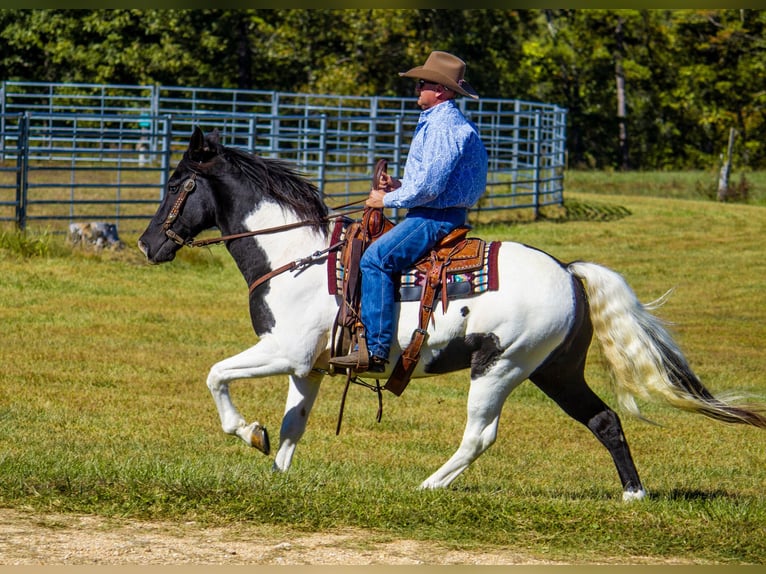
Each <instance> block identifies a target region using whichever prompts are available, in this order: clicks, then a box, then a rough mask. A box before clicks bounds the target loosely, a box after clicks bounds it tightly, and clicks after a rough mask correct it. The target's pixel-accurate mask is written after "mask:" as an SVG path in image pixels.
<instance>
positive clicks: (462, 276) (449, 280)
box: [327, 220, 500, 301]
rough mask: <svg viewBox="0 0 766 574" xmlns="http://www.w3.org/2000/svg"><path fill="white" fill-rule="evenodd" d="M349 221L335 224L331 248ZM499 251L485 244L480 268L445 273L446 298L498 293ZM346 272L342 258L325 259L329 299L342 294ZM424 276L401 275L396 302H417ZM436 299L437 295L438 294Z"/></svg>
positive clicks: (410, 271)
mask: <svg viewBox="0 0 766 574" xmlns="http://www.w3.org/2000/svg"><path fill="white" fill-rule="evenodd" d="M349 223H350V221H349V220H338V221H337V222H336V225H335V228H334V230H333V236H332V240H331V244H335V243H337V242H338V241H343V239H344V237H345V232H346V229H347V228H348V224H349ZM499 249H500V242H499V241H491V242H489V241H488V242H485V243H484V256H483V260H482V261H483V264H482V265H481V266H480V267H478V268H476V269H473V270H470V271H458V272H455V273H447V276H446V284H447V298H448V299H461V298H464V297H471V296H473V295H477V294H479V293H483V292H485V291H496V290H497V289H498V286H499V284H498V273H497V253H498V251H499ZM346 273H347V270H346V269H345V268H344V266H343V262H342V258H341V257H338V256H337V252H334V251H333V252H331V253H330V254H329V256H328V259H327V287H328V291H329V293H330V294H331V295H336V294H338V293H342V292H343V279H344V278H345V276H346ZM425 281H426V274H425V273H424V272H423V271H422V270H420V269H418V267H417V266H413V267H412V268H411V269H408V270H407V271H405V272H403V273H402V274H401V278H400V279H399V289H398V297H397V300H398V301H420V297H421V295H422V293H423V285H424V283H425ZM437 296H438V294H437Z"/></svg>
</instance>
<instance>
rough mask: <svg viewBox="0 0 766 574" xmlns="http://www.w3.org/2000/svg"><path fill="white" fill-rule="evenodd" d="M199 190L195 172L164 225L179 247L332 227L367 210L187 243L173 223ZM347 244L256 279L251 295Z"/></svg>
mask: <svg viewBox="0 0 766 574" xmlns="http://www.w3.org/2000/svg"><path fill="white" fill-rule="evenodd" d="M196 187H197V172H193V173H192V175H191V176H190V177H189V178H188V179H187V180H186V181H185V182H184V183H183V186H182V187H181V193H180V194H179V196H178V199H176V201H175V203H174V204H173V207H171V208H170V213H168V216H167V217H166V218H165V221H164V223H163V224H162V229H163V231H164V232H165V235H166V236H167V237H168V238H169V239H171V240H172V241H173V242H174V243H176V244H177V245H181V246H186V247H204V246H207V245H214V244H217V243H224V242H226V241H232V240H234V239H242V238H244V237H253V236H256V235H267V234H270V233H280V232H282V231H288V230H290V229H296V228H298V227H307V226H310V225H318V224H322V223H329V222H330V221H332V220H334V219H337V218H339V217H345V216H346V214H347V213H355V212H358V211H362V210H363V208H360V209H354V210H351V211H348V212H346V213H339V214H336V215H330V216H327V217H323V218H322V219H319V220H306V221H296V222H294V223H287V224H285V225H277V226H275V227H267V228H265V229H256V230H254V231H245V232H243V233H234V234H232V235H222V236H220V237H211V238H208V239H198V240H195V241H191V240H189V239H184V238H183V237H181V236H180V235H178V234H177V233H176V232H175V231H173V230H172V229H171V226H172V225H173V222H175V220H176V219H178V216H179V215H180V213H181V210H182V209H183V206H184V203H186V199H187V198H188V197H189V195H190V194H191V193H192V192H193V191H194V190H195V188H196ZM366 200H367V198H365V199H361V200H359V201H353V202H351V203H347V204H345V205H341V206H339V207H337V208H336V209H343V208H345V207H350V206H352V205H357V204H359V203H362V202H363V201H366ZM344 244H345V240H343V241H339V242H337V243H335V244H334V245H330V246H329V247H328V248H327V249H323V250H321V251H315V252H314V253H312V254H311V255H309V256H307V257H303V258H301V259H296V260H295V261H290V262H289V263H286V264H285V265H282V266H281V267H277V268H276V269H274V270H272V271H270V272H268V273H266V274H265V275H262V276H261V277H259V278H258V279H256V280H255V281H254V282H253V283H252V284H251V285H250V288H249V293H251V294H252V292H253V291H254V290H255V288H256V287H258V286H259V285H262V284H263V283H265V282H266V281H268V280H269V279H271V278H272V277H275V276H277V275H280V274H282V273H284V272H285V271H291V270H293V269H296V268H302V267H306V266H308V265H311V264H313V263H314V262H315V261H316V260H317V259H319V258H321V257H322V256H323V255H326V254H327V253H329V252H331V251H334V250H336V249H340V248H341V247H342V246H343V245H344Z"/></svg>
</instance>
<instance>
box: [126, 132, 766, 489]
mask: <svg viewBox="0 0 766 574" xmlns="http://www.w3.org/2000/svg"><path fill="white" fill-rule="evenodd" d="M330 219H331V218H329V217H328V209H327V207H326V206H325V205H324V203H323V202H322V200H321V198H320V197H319V194H318V192H317V189H316V187H315V186H314V185H312V184H311V183H310V182H309V181H307V180H306V179H304V178H303V177H301V176H300V175H298V174H297V173H296V172H294V171H293V170H292V169H290V167H288V166H287V165H286V164H285V163H283V162H280V161H278V160H274V159H267V158H261V157H257V156H254V155H251V154H248V153H245V152H242V151H239V150H237V149H233V148H230V147H226V146H223V145H221V144H220V142H219V138H218V133H217V131H214V132H213V133H212V134H208V135H205V134H203V132H202V131H201V130H200V129H199V128H195V130H194V133H193V135H192V136H191V138H190V141H189V147H188V149H187V150H186V152H185V154H184V157H183V159H182V160H181V161H180V162H179V164H178V166H177V167H176V169H175V172H174V173H173V175H172V177H171V179H170V181H169V182H168V186H167V193H166V195H165V197H164V199H163V200H162V202H161V205H160V206H159V209H158V210H157V213H156V214H155V216H154V218H153V219H152V221H151V223H150V224H149V225H148V227H147V229H146V231H145V232H144V233H143V234H142V236H141V238H140V239H139V242H138V244H139V248H140V249H141V251H143V253H144V254H145V255H146V257H147V258H148V260H149V261H150V262H152V263H162V262H167V261H171V260H172V259H173V258H174V256H175V254H176V251H177V250H178V249H179V248H180V247H182V246H183V245H188V244H190V242H191V240H192V239H193V238H194V237H195V236H196V235H197V234H198V233H200V232H201V231H203V230H205V229H209V228H213V227H217V228H218V229H219V230H220V231H221V232H222V233H223V234H224V235H226V236H230V235H235V236H236V235H238V234H241V236H240V237H238V238H233V239H229V240H227V241H226V246H227V248H228V250H229V252H230V253H231V256H232V257H233V258H234V260H235V261H236V263H237V265H238V266H239V269H240V271H241V272H242V275H243V276H244V278H245V280H246V281H247V283H248V285H250V286H253V288H252V289H251V292H250V316H251V320H252V325H253V328H254V330H255V332H256V334H257V335H258V342H257V344H256V345H254V346H253V347H251V348H249V349H247V350H245V351H243V352H241V353H239V354H237V355H235V356H233V357H230V358H228V359H225V360H223V361H221V362H219V363H217V364H215V365H214V366H213V367H212V368H211V370H210V373H209V374H208V377H207V385H208V387H209V389H210V392H211V393H212V396H213V399H214V400H215V404H216V407H217V408H218V413H219V415H220V419H221V425H222V427H223V430H224V432H226V433H229V434H234V435H237V436H238V437H240V438H241V439H242V440H243V441H245V442H246V443H247V444H249V445H252V446H255V447H257V448H259V449H260V450H262V451H264V452H266V453H268V451H269V445H268V435H267V434H266V432H265V429H264V427H263V426H262V425H260V424H259V423H258V422H254V423H251V424H248V423H247V421H246V420H245V419H244V418H243V417H242V415H241V414H240V413H239V411H238V410H237V409H236V407H235V406H234V404H233V403H232V400H231V397H230V395H229V383H230V382H231V381H234V380H236V379H246V378H254V377H268V376H272V375H287V376H288V377H289V390H288V394H287V402H286V406H285V413H284V417H283V419H282V426H281V429H280V437H279V447H278V450H277V453H276V456H275V461H274V468H275V469H276V470H280V471H286V470H287V469H288V468H289V467H290V464H291V461H292V459H293V454H294V452H295V448H296V445H297V443H298V441H299V440H300V438H301V437H302V435H303V433H304V431H305V428H306V423H307V421H308V417H309V413H310V412H311V408H312V405H313V404H314V400H315V399H316V397H317V393H318V391H319V386H320V382H321V380H322V378H323V376H325V374H326V372H327V370H328V359H329V358H330V347H331V331H332V326H333V323H334V320H335V317H336V313H337V310H338V304H339V296H338V295H331V294H330V292H329V291H328V289H327V281H328V273H327V270H326V265H325V264H324V263H325V260H326V257H319V258H316V259H311V258H308V259H310V262H309V263H307V264H304V265H299V266H298V267H297V268H296V269H295V270H293V271H289V272H285V273H281V274H276V275H274V276H272V277H270V279H269V280H268V281H263V282H260V283H258V280H259V278H262V277H264V276H266V275H267V274H269V273H270V272H271V271H273V270H275V269H276V268H279V267H280V266H283V265H285V264H289V263H290V262H294V261H298V260H302V259H303V260H304V263H305V258H306V256H307V255H309V254H312V253H322V252H323V251H325V250H326V249H327V248H328V245H329V242H330V238H329V233H330V228H331V224H330ZM283 226H284V227H283ZM275 227H276V228H279V229H280V231H279V232H274V233H271V232H268V231H271V230H273V228H275ZM258 230H262V231H267V232H266V233H261V234H257V235H250V234H249V233H248V232H252V231H258ZM497 263H498V273H499V288H498V289H497V290H493V291H486V292H484V293H481V294H479V295H476V296H474V297H471V298H466V299H462V300H459V301H453V303H452V304H450V305H449V306H448V307H447V310H446V312H445V311H442V310H441V308H438V309H437V310H435V311H434V322H433V324H432V325H431V327H430V330H429V331H430V332H429V337H428V340H427V343H426V344H425V345H424V347H423V350H422V354H421V360H420V363H419V365H418V367H417V369H416V371H415V373H414V375H413V376H414V377H415V378H417V377H430V376H435V375H439V374H443V373H446V372H451V371H457V370H463V369H468V370H469V371H470V388H469V390H468V413H467V424H466V427H465V431H464V434H463V438H462V442H461V443H460V446H459V448H458V449H457V451H456V452H455V454H454V455H453V456H452V457H451V458H450V459H449V460H448V461H447V462H446V463H444V465H443V466H442V467H441V468H439V469H438V470H437V471H436V472H435V473H434V474H433V475H431V476H430V477H429V478H427V479H426V480H425V481H424V482H423V483H422V484H421V487H422V488H441V487H446V486H447V485H449V484H450V483H451V482H452V481H454V480H455V479H456V478H457V477H458V476H459V475H460V474H461V473H462V472H463V471H464V470H465V469H466V468H467V467H468V466H469V465H470V464H471V463H472V462H473V461H474V460H476V458H477V457H479V455H481V454H482V453H483V452H484V451H485V450H486V449H487V448H488V447H489V446H490V445H492V443H493V442H494V441H495V438H496V436H497V428H498V420H499V418H500V413H501V410H502V408H503V404H504V402H505V400H506V399H507V397H508V395H509V394H510V393H511V391H512V390H513V389H514V388H515V387H516V386H518V385H519V384H521V383H522V382H523V381H525V380H526V379H529V380H531V381H532V382H533V383H534V384H535V385H537V386H538V387H539V388H540V389H541V390H542V391H543V392H544V393H545V394H546V395H548V396H549V397H550V398H551V399H552V400H553V401H555V402H556V403H557V404H558V405H559V406H560V407H561V408H562V409H563V410H564V411H565V412H566V413H567V414H568V415H570V416H571V417H573V418H574V419H575V420H577V421H579V422H581V423H582V424H584V425H585V426H587V427H588V428H589V429H590V430H591V431H592V432H593V434H594V435H595V436H596V438H597V439H598V440H599V441H601V443H602V444H603V445H604V446H605V447H606V448H607V449H608V450H609V453H610V454H611V456H612V458H613V460H614V463H615V465H616V467H617V472H618V474H619V477H620V480H621V482H622V488H623V499H625V500H633V499H640V498H643V497H644V495H645V491H644V488H643V486H642V484H641V481H640V480H639V477H638V473H637V471H636V468H635V465H634V463H633V460H632V457H631V454H630V450H629V448H628V444H627V442H626V440H625V437H624V435H623V431H622V426H621V423H620V420H619V418H618V416H617V414H616V413H615V412H614V411H613V410H612V409H610V408H609V407H607V406H606V405H605V404H604V402H603V401H602V400H601V399H600V398H599V397H598V396H596V394H595V393H593V391H592V390H591V389H590V388H589V387H588V385H587V384H586V381H585V378H584V368H585V359H586V354H587V352H588V348H589V346H590V344H591V339H592V335H593V334H594V333H595V335H596V337H597V339H598V340H599V342H600V343H601V345H602V346H603V349H604V354H605V357H606V359H607V361H608V363H609V365H610V368H611V370H612V372H613V375H614V380H615V390H616V393H617V396H618V399H619V402H620V405H621V406H622V407H623V408H625V409H626V410H628V411H629V412H631V413H634V414H638V408H637V405H636V402H635V400H634V398H633V397H640V398H642V399H643V398H649V397H651V396H656V395H659V396H660V397H662V398H663V399H665V400H666V401H667V402H668V403H669V404H671V405H672V406H674V407H677V408H681V409H685V410H688V411H692V412H697V413H700V414H703V415H705V416H708V417H710V418H712V419H716V420H719V421H725V422H729V423H745V424H750V425H754V426H757V427H761V428H766V417H764V416H763V414H762V412H763V411H762V409H761V408H760V407H754V406H742V405H740V406H738V405H736V404H733V403H731V402H727V401H726V400H724V399H721V398H716V397H714V396H713V395H712V394H711V393H710V392H709V391H708V390H707V389H706V388H705V387H704V386H703V385H702V383H700V381H699V379H698V378H697V377H696V376H695V375H694V373H693V372H692V369H691V368H690V367H689V365H688V363H687V361H686V359H685V358H684V356H683V354H682V352H681V351H680V349H679V348H678V346H677V345H676V344H675V343H674V341H673V340H672V338H671V337H670V335H669V334H668V332H667V331H666V330H665V329H664V328H663V326H662V324H661V321H660V320H659V319H657V318H656V317H654V316H653V315H652V314H651V310H652V309H653V307H652V305H651V304H649V305H644V304H642V303H640V302H639V301H638V299H637V298H636V295H635V294H634V292H633V291H632V289H631V288H630V287H629V286H628V285H627V283H626V282H625V281H624V280H623V278H622V277H621V276H620V275H619V274H617V273H615V272H614V271H611V270H609V269H607V268H605V267H602V266H600V265H597V264H594V263H587V262H574V263H569V264H565V263H561V262H560V261H558V260H556V259H555V258H553V257H551V256H550V255H548V254H546V253H544V252H542V251H540V250H538V249H534V248H531V247H528V246H526V245H522V244H519V243H512V242H503V243H502V244H501V246H500V249H499V253H498V261H497ZM418 308H419V303H418V302H405V303H401V304H399V307H398V330H397V338H396V340H395V343H394V346H393V348H392V351H391V356H392V358H393V359H394V362H395V360H396V357H397V356H398V353H399V352H400V351H401V348H402V347H403V346H406V344H407V343H408V342H409V338H410V336H411V334H412V332H413V329H414V328H415V327H416V326H417V322H418ZM387 376H388V373H384V374H381V375H380V378H381V379H385V378H386V377H387Z"/></svg>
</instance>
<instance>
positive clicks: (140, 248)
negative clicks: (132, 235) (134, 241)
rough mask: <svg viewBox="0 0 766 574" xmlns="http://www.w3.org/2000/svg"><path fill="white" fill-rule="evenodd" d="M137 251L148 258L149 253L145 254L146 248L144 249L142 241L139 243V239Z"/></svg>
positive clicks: (144, 245)
mask: <svg viewBox="0 0 766 574" xmlns="http://www.w3.org/2000/svg"><path fill="white" fill-rule="evenodd" d="M138 249H139V250H140V251H141V253H143V254H144V255H145V256H146V257H149V253H148V252H147V247H146V244H145V243H144V242H143V241H141V240H140V239H139V240H138Z"/></svg>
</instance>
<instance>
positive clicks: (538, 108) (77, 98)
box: [0, 82, 566, 227]
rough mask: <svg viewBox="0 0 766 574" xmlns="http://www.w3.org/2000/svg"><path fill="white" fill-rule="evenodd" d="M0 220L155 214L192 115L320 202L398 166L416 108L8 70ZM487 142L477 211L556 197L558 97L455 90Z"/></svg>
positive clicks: (401, 102)
mask: <svg viewBox="0 0 766 574" xmlns="http://www.w3.org/2000/svg"><path fill="white" fill-rule="evenodd" d="M0 102H1V103H2V112H1V113H0V136H1V137H0V160H1V161H0V221H16V223H17V225H19V226H21V227H24V226H26V225H27V224H28V223H29V222H33V221H43V220H46V221H48V224H49V225H51V224H55V222H59V223H60V222H71V221H78V220H82V219H84V218H88V219H108V220H116V222H117V223H118V224H119V223H120V222H122V223H123V225H124V223H125V222H129V221H134V220H140V219H146V218H148V217H150V216H151V215H152V213H153V211H154V208H155V207H156V203H157V202H158V200H159V199H160V198H161V196H162V193H163V190H164V184H165V182H166V180H167V177H168V175H169V171H170V170H171V169H172V167H173V166H174V165H175V163H176V162H177V161H178V160H179V159H180V156H181V154H182V153H183V150H184V149H185V148H186V144H187V142H188V137H189V135H190V134H191V131H192V129H193V127H194V126H200V127H201V128H202V129H203V130H205V131H211V130H212V129H218V130H219V131H220V133H221V137H222V141H223V143H224V144H226V145H229V146H234V147H240V148H243V149H247V150H249V151H253V152H255V153H258V154H260V155H263V156H268V157H279V158H282V159H285V160H287V161H289V162H292V163H294V164H295V165H296V167H297V168H299V169H300V170H301V171H302V172H304V173H305V174H306V176H307V177H309V178H311V179H312V180H314V181H315V183H316V184H317V186H318V187H319V189H320V191H321V192H322V193H323V195H324V197H325V200H326V201H327V203H328V204H329V205H338V204H342V203H348V202H349V201H353V200H355V199H360V198H362V197H364V195H366V193H367V190H368V188H369V175H370V173H371V171H372V168H373V165H374V163H375V161H376V160H377V159H379V158H385V159H387V160H388V162H389V170H390V171H391V173H392V174H393V175H395V176H397V177H401V175H402V174H403V168H404V162H405V161H406V153H407V149H408V146H409V140H410V137H411V134H412V132H413V129H414V126H415V124H416V123H417V120H418V116H419V112H420V110H419V109H418V108H417V107H416V106H414V101H413V99H412V98H385V97H373V98H365V97H359V96H336V95H314V94H294V93H285V92H267V91H254V90H224V89H210V88H185V87H163V86H120V85H109V86H105V85H95V84H45V83H34V82H3V83H2V85H1V87H0ZM458 104H459V105H460V107H461V109H462V110H463V112H464V113H465V114H466V116H468V117H469V118H470V119H471V120H472V121H474V122H475V123H476V125H477V127H478V128H479V131H480V133H481V136H482V139H483V141H484V143H485V145H486V147H487V151H488V154H489V162H490V165H489V178H488V189H487V193H486V194H485V197H484V198H483V199H482V202H481V204H480V207H479V208H480V209H482V210H506V209H517V208H532V209H535V210H537V209H539V208H540V207H541V206H544V205H551V204H560V203H562V202H563V172H564V160H565V126H566V110H564V109H562V108H559V107H558V106H555V105H550V104H540V103H535V102H523V101H519V100H492V99H483V100H479V101H475V100H468V99H460V100H458Z"/></svg>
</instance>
